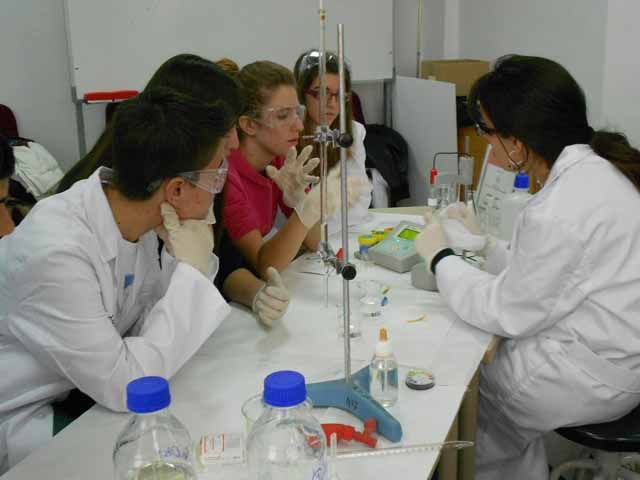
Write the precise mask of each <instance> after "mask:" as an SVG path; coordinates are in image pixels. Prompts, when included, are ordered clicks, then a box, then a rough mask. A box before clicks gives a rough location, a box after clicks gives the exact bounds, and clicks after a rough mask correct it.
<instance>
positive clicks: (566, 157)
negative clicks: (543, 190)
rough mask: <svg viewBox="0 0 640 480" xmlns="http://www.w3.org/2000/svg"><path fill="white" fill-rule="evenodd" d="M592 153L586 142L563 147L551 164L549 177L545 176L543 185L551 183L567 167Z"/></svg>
mask: <svg viewBox="0 0 640 480" xmlns="http://www.w3.org/2000/svg"><path fill="white" fill-rule="evenodd" d="M593 154H594V153H593V150H592V149H591V147H590V146H589V145H587V144H586V143H578V144H575V145H569V146H567V147H564V149H563V150H562V152H560V155H559V156H558V158H557V159H556V161H555V163H554V164H553V167H551V171H550V172H549V178H547V181H546V182H545V186H546V185H549V184H551V183H553V182H554V181H555V180H556V179H557V178H558V177H559V176H560V175H562V174H563V173H564V172H566V171H567V170H568V169H570V168H571V167H573V166H574V165H576V164H577V163H579V162H581V161H582V160H584V159H585V158H587V157H588V156H590V155H593Z"/></svg>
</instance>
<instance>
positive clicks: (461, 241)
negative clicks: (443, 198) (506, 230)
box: [442, 202, 495, 257]
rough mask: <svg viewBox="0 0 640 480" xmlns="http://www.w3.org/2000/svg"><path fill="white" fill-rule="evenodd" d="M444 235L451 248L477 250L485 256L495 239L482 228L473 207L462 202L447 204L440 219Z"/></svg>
mask: <svg viewBox="0 0 640 480" xmlns="http://www.w3.org/2000/svg"><path fill="white" fill-rule="evenodd" d="M442 226H443V228H444V233H445V237H446V239H447V242H448V243H449V245H451V246H452V247H453V248H460V249H463V250H470V251H473V252H478V253H479V254H480V255H482V256H485V257H486V256H487V254H488V252H489V251H490V250H491V248H492V247H493V245H495V239H494V238H493V237H492V236H491V235H487V234H485V233H484V231H483V230H482V227H481V226H480V222H478V219H477V217H476V215H475V213H474V212H473V209H472V208H470V207H468V206H467V205H465V204H464V203H462V202H458V203H454V204H453V205H449V206H448V207H447V209H446V210H445V212H444V219H443V220H442Z"/></svg>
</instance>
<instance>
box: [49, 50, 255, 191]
mask: <svg viewBox="0 0 640 480" xmlns="http://www.w3.org/2000/svg"><path fill="white" fill-rule="evenodd" d="M157 87H167V88H171V89H174V90H176V91H178V92H180V93H182V94H185V95H190V96H192V97H193V98H194V99H196V100H199V101H201V102H206V103H212V102H216V101H224V102H225V103H226V104H227V107H228V110H229V113H230V115H228V117H227V119H226V126H227V130H229V129H230V128H231V127H232V126H233V125H234V124H235V122H236V120H237V117H238V116H239V115H240V112H241V111H242V109H243V102H242V98H241V96H240V92H239V89H238V85H237V84H236V82H235V81H234V80H233V79H232V78H231V77H230V76H229V75H228V74H227V73H225V72H224V70H223V69H222V68H220V67H219V66H217V65H216V64H214V63H213V62H212V61H210V60H207V59H205V58H202V57H199V56H198V55H193V54H188V53H183V54H180V55H176V56H174V57H171V58H170V59H169V60H167V61H166V62H164V63H163V64H162V65H161V66H160V67H159V68H158V70H157V71H156V73H154V74H153V76H152V77H151V79H150V80H149V83H147V86H146V87H145V90H147V89H151V88H157ZM112 141H113V132H112V123H111V122H109V123H107V126H106V128H105V131H104V132H103V133H102V135H101V136H100V138H99V139H98V141H97V142H96V144H95V145H94V147H93V148H92V149H91V151H90V152H89V153H88V154H87V155H85V156H84V157H83V158H82V159H81V160H80V161H79V162H77V163H76V164H75V165H74V166H73V167H72V168H71V169H70V170H69V171H68V172H67V174H66V175H65V176H64V178H63V179H62V180H61V181H60V184H59V185H58V188H57V191H58V192H63V191H65V190H67V189H68V188H69V187H71V185H73V184H74V183H75V182H77V181H78V180H82V179H84V178H87V177H88V176H90V175H91V174H92V173H93V172H94V171H95V170H96V169H97V168H98V167H101V166H105V167H111V166H112V162H113V160H112V151H111V147H112Z"/></svg>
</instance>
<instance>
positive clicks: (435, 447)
mask: <svg viewBox="0 0 640 480" xmlns="http://www.w3.org/2000/svg"><path fill="white" fill-rule="evenodd" d="M469 447H473V442H468V441H462V440H456V441H451V442H436V443H419V444H416V445H408V446H406V447H402V446H401V447H384V448H374V449H371V450H358V451H351V452H338V454H337V456H336V458H338V459H340V460H342V459H350V458H364V457H378V456H388V455H406V454H410V453H423V452H439V451H440V450H448V449H451V448H453V449H456V450H461V449H463V448H469Z"/></svg>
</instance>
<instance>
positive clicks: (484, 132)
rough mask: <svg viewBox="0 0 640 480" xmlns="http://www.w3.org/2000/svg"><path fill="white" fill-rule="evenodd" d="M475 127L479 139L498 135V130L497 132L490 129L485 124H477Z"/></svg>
mask: <svg viewBox="0 0 640 480" xmlns="http://www.w3.org/2000/svg"><path fill="white" fill-rule="evenodd" d="M475 127H476V134H477V135H478V136H479V137H485V136H487V137H488V136H491V135H495V134H496V133H498V130H496V129H495V128H491V127H488V126H487V125H485V124H484V122H475Z"/></svg>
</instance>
